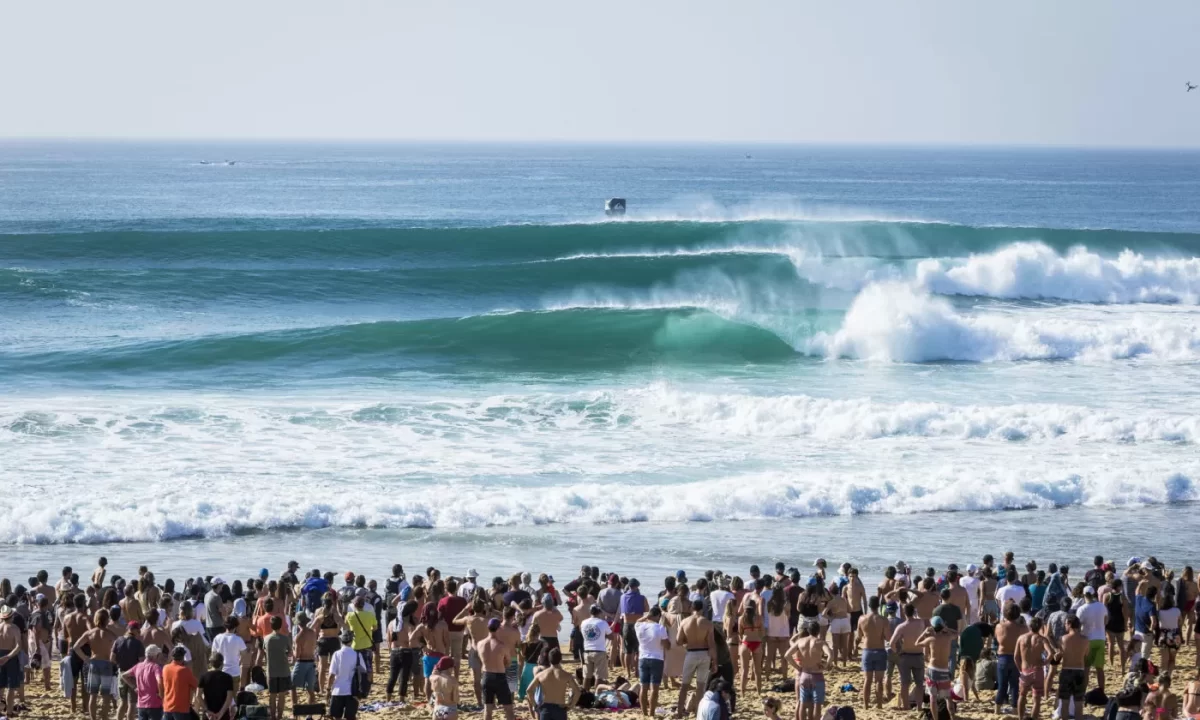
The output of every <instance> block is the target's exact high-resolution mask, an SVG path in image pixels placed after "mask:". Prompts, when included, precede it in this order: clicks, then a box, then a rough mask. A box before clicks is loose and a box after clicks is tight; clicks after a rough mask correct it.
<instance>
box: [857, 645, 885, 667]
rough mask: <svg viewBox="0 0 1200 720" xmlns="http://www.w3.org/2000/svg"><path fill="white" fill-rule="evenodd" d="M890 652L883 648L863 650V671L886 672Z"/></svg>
mask: <svg viewBox="0 0 1200 720" xmlns="http://www.w3.org/2000/svg"><path fill="white" fill-rule="evenodd" d="M887 665H888V652H887V650H884V649H882V648H879V649H875V650H863V651H862V670H863V672H884V671H886V670H887Z"/></svg>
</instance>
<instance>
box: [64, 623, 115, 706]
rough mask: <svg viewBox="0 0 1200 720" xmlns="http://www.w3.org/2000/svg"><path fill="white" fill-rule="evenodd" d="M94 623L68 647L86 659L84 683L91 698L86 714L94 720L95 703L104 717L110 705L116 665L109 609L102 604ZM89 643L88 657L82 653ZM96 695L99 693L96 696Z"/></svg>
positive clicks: (76, 654)
mask: <svg viewBox="0 0 1200 720" xmlns="http://www.w3.org/2000/svg"><path fill="white" fill-rule="evenodd" d="M92 624H93V627H92V629H91V630H88V631H87V632H85V633H84V634H83V636H82V637H80V638H79V639H78V640H77V641H75V644H74V645H73V646H72V647H71V652H73V653H74V654H75V656H76V657H78V658H79V659H81V660H83V661H84V662H86V663H87V686H86V688H85V690H86V692H87V694H88V695H90V696H92V698H91V701H92V702H91V707H90V708H89V713H88V716H89V717H90V718H91V719H92V720H96V709H97V708H96V706H97V703H98V702H99V705H100V716H101V717H102V718H107V717H108V713H109V711H110V710H111V709H112V699H113V697H114V696H115V695H116V689H117V686H116V682H117V668H116V665H114V664H113V662H112V660H111V659H110V658H111V657H112V648H113V643H114V642H115V640H116V638H114V637H113V634H112V631H111V630H109V628H108V624H109V615H108V611H107V610H104V609H103V608H102V609H100V610H97V611H96V615H95V617H94V619H93V620H92ZM88 646H90V649H91V657H88V656H87V655H85V654H84V648H85V647H88ZM97 696H99V697H98V698H97Z"/></svg>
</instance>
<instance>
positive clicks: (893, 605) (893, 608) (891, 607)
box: [887, 600, 900, 613]
mask: <svg viewBox="0 0 1200 720" xmlns="http://www.w3.org/2000/svg"><path fill="white" fill-rule="evenodd" d="M899 610H900V603H898V602H896V601H895V600H891V601H889V602H888V604H887V611H888V612H889V613H896V612H897V611H899Z"/></svg>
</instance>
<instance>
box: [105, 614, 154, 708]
mask: <svg viewBox="0 0 1200 720" xmlns="http://www.w3.org/2000/svg"><path fill="white" fill-rule="evenodd" d="M140 630H141V628H140V627H139V626H138V624H137V623H129V626H128V627H126V629H125V634H124V635H123V636H121V637H120V638H118V639H117V641H116V642H114V643H113V649H112V659H113V662H115V663H116V664H117V678H118V679H119V678H120V677H121V675H122V674H124V673H127V672H129V671H130V670H132V669H133V668H134V666H136V665H137V664H138V663H140V662H141V661H142V660H144V659H145V658H146V646H145V645H143V644H142V640H141V638H139V637H138V635H139V634H140V632H139V631H140ZM117 687H118V690H117V697H118V702H117V717H118V718H119V719H121V720H126V719H128V720H132V719H133V716H134V714H135V712H134V710H135V709H136V708H135V706H136V705H137V697H136V693H135V692H134V689H133V688H131V687H129V685H128V684H127V683H118V684H117Z"/></svg>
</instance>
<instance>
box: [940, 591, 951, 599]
mask: <svg viewBox="0 0 1200 720" xmlns="http://www.w3.org/2000/svg"><path fill="white" fill-rule="evenodd" d="M950 596H951V592H950V588H942V599H943V600H945V601H946V602H950Z"/></svg>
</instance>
